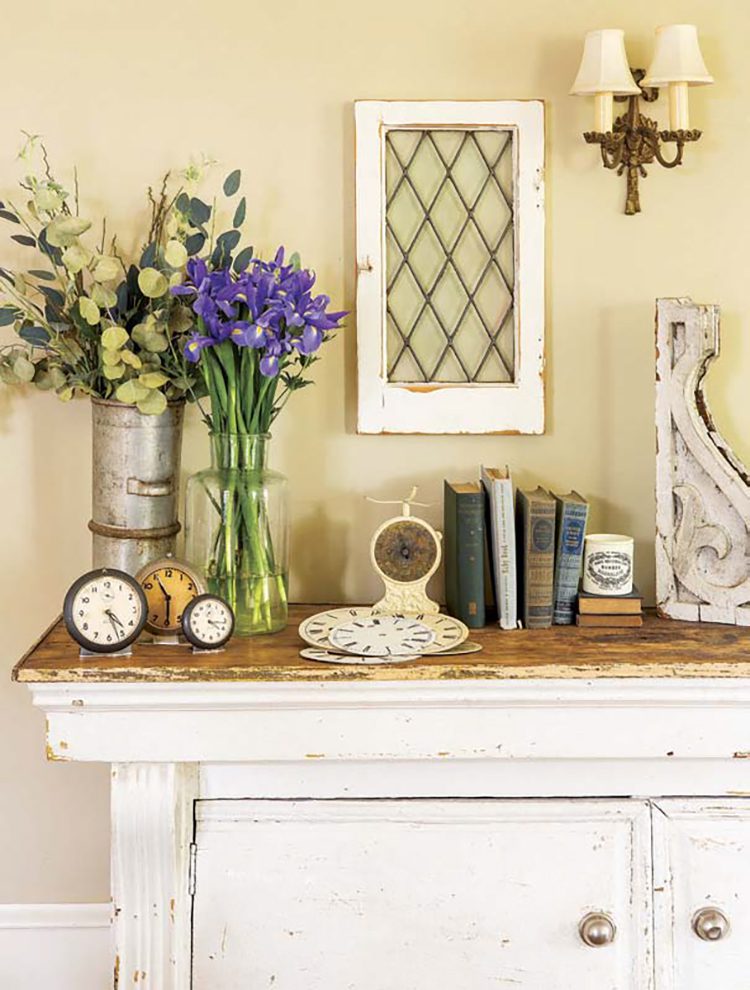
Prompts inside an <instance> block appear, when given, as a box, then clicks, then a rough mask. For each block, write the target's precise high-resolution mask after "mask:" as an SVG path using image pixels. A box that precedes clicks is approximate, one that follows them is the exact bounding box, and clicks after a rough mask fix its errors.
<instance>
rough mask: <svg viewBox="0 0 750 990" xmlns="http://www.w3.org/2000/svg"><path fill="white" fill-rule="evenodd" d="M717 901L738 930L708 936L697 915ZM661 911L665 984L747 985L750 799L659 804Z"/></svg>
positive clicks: (660, 974) (658, 929)
mask: <svg viewBox="0 0 750 990" xmlns="http://www.w3.org/2000/svg"><path fill="white" fill-rule="evenodd" d="M711 908H714V909H718V910H719V911H720V912H721V913H722V914H724V915H725V916H726V918H727V919H728V921H729V924H730V930H729V933H728V934H726V935H725V936H723V937H721V938H719V939H718V940H717V941H704V940H702V939H701V938H699V937H698V935H697V934H696V933H695V932H694V930H693V920H694V918H695V916H696V914H697V913H698V912H699V911H702V910H706V909H711ZM654 911H655V916H656V917H655V940H656V970H657V981H656V982H657V986H658V987H659V990H747V987H748V985H749V978H748V944H749V943H750V801H747V800H743V799H738V800H722V799H715V800H704V799H700V800H698V799H689V798H686V799H683V798H676V799H661V800H659V801H658V802H657V803H655V804H654Z"/></svg>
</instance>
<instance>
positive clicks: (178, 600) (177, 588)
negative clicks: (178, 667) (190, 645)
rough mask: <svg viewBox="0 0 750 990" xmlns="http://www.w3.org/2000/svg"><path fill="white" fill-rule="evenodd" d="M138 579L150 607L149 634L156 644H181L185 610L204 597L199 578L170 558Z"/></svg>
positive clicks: (148, 567)
mask: <svg viewBox="0 0 750 990" xmlns="http://www.w3.org/2000/svg"><path fill="white" fill-rule="evenodd" d="M136 579H137V580H138V582H139V584H140V585H141V587H142V588H143V591H144V593H145V595H146V602H147V603H148V614H147V617H146V631H147V632H150V633H151V634H152V635H153V636H154V637H155V638H156V640H157V642H168V643H176V642H178V639H177V635H178V633H180V632H181V631H182V618H183V613H184V612H185V609H186V608H187V606H188V605H189V604H190V603H191V602H192V601H193V599H195V598H197V597H198V595H201V594H203V593H204V590H205V589H204V587H203V582H202V581H201V579H200V577H199V576H198V575H197V574H196V572H195V571H194V570H192V568H190V567H188V565H187V564H185V563H184V562H183V561H180V560H177V559H176V558H174V557H172V556H167V557H162V558H160V559H159V560H154V561H152V562H151V563H150V564H147V565H146V566H145V567H143V568H141V570H140V571H139V572H138V574H137V575H136Z"/></svg>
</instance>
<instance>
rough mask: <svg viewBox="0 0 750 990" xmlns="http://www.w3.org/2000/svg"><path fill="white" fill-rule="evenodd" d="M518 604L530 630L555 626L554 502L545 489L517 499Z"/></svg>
mask: <svg viewBox="0 0 750 990" xmlns="http://www.w3.org/2000/svg"><path fill="white" fill-rule="evenodd" d="M516 551H517V553H518V601H519V607H520V612H521V618H522V620H523V624H524V626H525V627H526V628H527V629H546V628H547V627H548V626H551V625H552V610H553V601H552V594H553V581H554V575H555V500H554V498H553V497H552V496H551V495H550V493H549V492H548V491H547V490H546V489H544V488H536V489H535V490H534V491H524V490H522V489H520V488H519V489H518V494H517V496H516Z"/></svg>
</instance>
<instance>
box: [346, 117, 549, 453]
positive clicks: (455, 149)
mask: <svg viewBox="0 0 750 990" xmlns="http://www.w3.org/2000/svg"><path fill="white" fill-rule="evenodd" d="M355 116H356V140H357V149H356V150H357V153H356V162H357V176H356V207H357V352H358V376H359V390H358V391H359V415H358V429H359V432H360V433H510V432H512V433H542V432H543V431H544V384H543V375H544V104H543V103H542V102H541V101H539V100H481V101H459V100H456V101H444V102H440V101H419V102H411V101H406V102H405V101H390V100H389V101H379V100H363V101H359V102H358V103H356V104H355Z"/></svg>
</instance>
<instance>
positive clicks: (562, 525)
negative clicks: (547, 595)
mask: <svg viewBox="0 0 750 990" xmlns="http://www.w3.org/2000/svg"><path fill="white" fill-rule="evenodd" d="M553 497H554V499H555V530H556V533H557V547H556V550H555V581H554V611H553V621H554V623H555V624H556V625H560V626H569V625H572V624H573V622H574V621H575V615H576V595H577V594H578V581H579V579H580V577H581V562H582V560H583V538H584V536H585V535H586V520H587V518H588V514H589V505H588V502H587V501H586V499H585V498H582V497H581V496H580V495H579V494H578V492H569V493H568V494H567V495H554V494H553Z"/></svg>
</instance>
